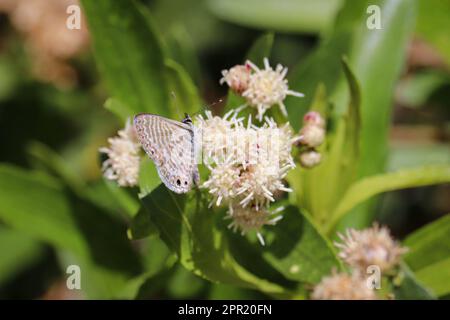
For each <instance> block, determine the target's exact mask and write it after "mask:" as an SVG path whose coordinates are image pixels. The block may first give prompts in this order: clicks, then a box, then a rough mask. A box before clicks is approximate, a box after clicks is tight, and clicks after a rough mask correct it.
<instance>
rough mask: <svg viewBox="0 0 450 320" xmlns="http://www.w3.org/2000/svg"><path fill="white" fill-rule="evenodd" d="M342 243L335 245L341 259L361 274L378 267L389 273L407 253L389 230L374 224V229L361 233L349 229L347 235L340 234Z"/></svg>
mask: <svg viewBox="0 0 450 320" xmlns="http://www.w3.org/2000/svg"><path fill="white" fill-rule="evenodd" d="M338 236H339V238H340V239H341V240H342V241H343V242H342V243H338V242H336V243H335V245H336V247H338V248H339V249H340V250H341V251H340V252H339V257H340V258H342V260H344V261H345V262H346V263H347V264H348V265H349V266H351V267H352V268H354V269H355V270H357V271H359V272H365V271H366V268H367V267H368V266H371V265H376V266H378V267H379V268H380V270H381V271H383V272H385V271H389V270H391V269H392V268H394V267H395V266H397V265H398V264H399V262H400V258H401V256H402V255H403V254H404V253H405V252H406V251H407V250H406V248H403V247H401V246H400V244H399V243H398V242H397V241H395V240H394V239H393V238H392V237H391V235H390V234H389V229H388V228H386V227H380V226H379V225H378V224H374V226H373V227H372V228H368V229H364V230H361V231H358V230H354V229H347V231H346V233H345V235H343V234H338Z"/></svg>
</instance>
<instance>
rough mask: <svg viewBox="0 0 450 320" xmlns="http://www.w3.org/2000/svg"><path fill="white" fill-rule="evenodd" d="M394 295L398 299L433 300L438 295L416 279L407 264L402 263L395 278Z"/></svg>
mask: <svg viewBox="0 0 450 320" xmlns="http://www.w3.org/2000/svg"><path fill="white" fill-rule="evenodd" d="M393 292H394V295H395V299H397V300H433V299H436V297H435V296H434V295H433V293H431V292H430V291H429V290H428V289H427V288H426V287H424V285H423V284H422V283H421V282H420V281H418V280H417V279H416V277H415V276H414V274H413V273H412V272H411V270H409V268H408V267H407V266H406V265H404V264H403V265H401V269H400V273H399V275H398V276H397V279H394V290H393Z"/></svg>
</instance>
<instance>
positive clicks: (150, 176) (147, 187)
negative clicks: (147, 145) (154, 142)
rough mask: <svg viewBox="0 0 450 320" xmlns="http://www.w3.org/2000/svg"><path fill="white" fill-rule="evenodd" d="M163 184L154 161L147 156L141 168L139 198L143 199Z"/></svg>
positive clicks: (142, 161)
mask: <svg viewBox="0 0 450 320" xmlns="http://www.w3.org/2000/svg"><path fill="white" fill-rule="evenodd" d="M160 184H161V179H160V178H159V175H158V172H157V171H156V167H155V164H154V163H153V161H152V160H151V159H150V158H148V157H147V156H145V157H144V158H143V159H142V160H141V164H140V168H139V188H140V193H139V197H140V198H143V197H145V196H146V195H148V194H149V193H151V192H152V191H153V190H154V189H155V188H156V187H157V186H159V185H160Z"/></svg>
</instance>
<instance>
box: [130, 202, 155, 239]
mask: <svg viewBox="0 0 450 320" xmlns="http://www.w3.org/2000/svg"><path fill="white" fill-rule="evenodd" d="M127 234H128V238H129V239H131V240H139V239H143V238H146V237H149V236H151V235H154V234H158V229H157V228H156V226H155V225H154V224H153V222H152V220H151V219H150V216H149V215H148V214H147V212H146V211H145V210H144V208H141V209H140V210H139V212H138V213H137V214H136V216H135V217H134V218H133V220H132V221H131V225H130V228H129V229H128V232H127Z"/></svg>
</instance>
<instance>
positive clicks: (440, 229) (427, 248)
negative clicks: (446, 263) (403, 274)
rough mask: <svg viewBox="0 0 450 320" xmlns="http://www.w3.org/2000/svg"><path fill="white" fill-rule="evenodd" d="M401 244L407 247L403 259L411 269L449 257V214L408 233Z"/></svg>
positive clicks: (416, 269)
mask: <svg viewBox="0 0 450 320" xmlns="http://www.w3.org/2000/svg"><path fill="white" fill-rule="evenodd" d="M403 244H404V245H405V246H406V247H408V248H409V252H408V253H407V254H406V255H405V261H406V262H407V263H408V265H409V266H410V267H411V269H412V270H413V271H418V270H420V269H423V268H425V267H427V266H429V265H432V264H435V263H437V262H439V261H441V260H444V259H447V258H449V257H450V215H446V216H444V217H442V218H440V219H438V220H436V221H434V222H432V223H430V224H427V225H426V226H424V227H422V228H420V229H419V230H417V231H415V232H414V233H412V234H410V235H409V236H408V237H407V238H406V239H405V241H404V242H403Z"/></svg>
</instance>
